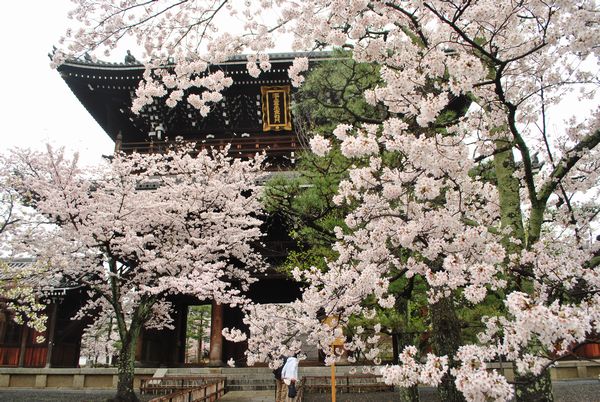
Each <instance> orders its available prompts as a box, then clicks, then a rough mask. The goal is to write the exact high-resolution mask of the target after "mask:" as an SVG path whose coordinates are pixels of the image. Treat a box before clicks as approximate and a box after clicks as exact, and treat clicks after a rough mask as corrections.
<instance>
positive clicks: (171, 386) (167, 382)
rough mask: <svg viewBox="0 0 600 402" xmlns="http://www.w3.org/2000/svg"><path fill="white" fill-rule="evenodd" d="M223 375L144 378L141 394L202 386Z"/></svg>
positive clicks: (218, 379) (162, 392)
mask: <svg viewBox="0 0 600 402" xmlns="http://www.w3.org/2000/svg"><path fill="white" fill-rule="evenodd" d="M222 380H223V381H224V378H223V377H199V376H169V377H162V378H143V379H142V380H141V381H140V393H141V394H154V395H156V394H167V393H173V392H176V391H180V390H183V389H188V388H197V387H202V386H204V385H207V384H212V383H214V382H218V381H222Z"/></svg>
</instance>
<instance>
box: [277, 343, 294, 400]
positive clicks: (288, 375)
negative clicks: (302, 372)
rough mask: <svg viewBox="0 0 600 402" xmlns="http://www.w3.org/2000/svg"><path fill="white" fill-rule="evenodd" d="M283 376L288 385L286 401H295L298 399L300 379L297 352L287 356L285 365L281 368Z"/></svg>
mask: <svg viewBox="0 0 600 402" xmlns="http://www.w3.org/2000/svg"><path fill="white" fill-rule="evenodd" d="M281 378H282V379H283V382H284V384H285V385H286V386H287V387H286V392H285V399H284V402H294V401H295V400H296V383H297V381H298V358H297V354H295V355H294V356H290V357H288V358H287V360H286V361H285V365H284V366H283V369H282V370H281ZM290 395H292V396H290Z"/></svg>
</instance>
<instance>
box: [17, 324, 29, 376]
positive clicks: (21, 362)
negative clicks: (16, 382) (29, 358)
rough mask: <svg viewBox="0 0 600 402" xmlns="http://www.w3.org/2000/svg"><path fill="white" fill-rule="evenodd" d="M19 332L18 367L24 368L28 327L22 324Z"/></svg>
mask: <svg viewBox="0 0 600 402" xmlns="http://www.w3.org/2000/svg"><path fill="white" fill-rule="evenodd" d="M22 328H23V329H22V330H21V347H20V348H19V364H18V367H24V366H25V350H26V349H27V336H28V335H29V327H28V326H27V325H25V324H23V326H22Z"/></svg>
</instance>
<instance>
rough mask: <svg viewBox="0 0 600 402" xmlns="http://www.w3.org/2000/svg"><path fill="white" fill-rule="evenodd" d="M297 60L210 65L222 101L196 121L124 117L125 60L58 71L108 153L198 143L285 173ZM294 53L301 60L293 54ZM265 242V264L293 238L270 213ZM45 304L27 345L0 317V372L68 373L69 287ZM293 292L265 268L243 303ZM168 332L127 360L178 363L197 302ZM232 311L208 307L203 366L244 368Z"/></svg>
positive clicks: (295, 145) (75, 343) (160, 108)
mask: <svg viewBox="0 0 600 402" xmlns="http://www.w3.org/2000/svg"><path fill="white" fill-rule="evenodd" d="M303 55H305V56H308V57H309V59H310V60H311V62H316V61H318V60H320V59H324V58H328V57H330V54H329V53H306V54H303ZM298 56H299V54H297V53H292V54H272V55H271V60H270V62H271V69H270V70H269V71H267V72H263V73H261V74H260V76H259V77H258V78H254V77H252V76H250V75H249V74H248V72H247V70H246V63H247V60H246V58H245V57H239V58H233V59H231V60H230V61H228V62H225V63H222V64H218V65H212V66H210V71H211V72H213V71H216V70H221V71H223V72H224V74H225V75H226V76H229V77H231V78H232V79H233V85H231V86H230V87H229V88H227V89H226V90H225V91H224V92H223V99H222V101H220V102H218V103H216V104H214V105H213V106H212V110H211V112H210V113H209V115H208V116H206V117H202V116H201V115H200V113H199V112H198V110H196V109H195V108H194V107H192V106H191V105H189V104H187V102H180V103H179V104H178V105H177V106H176V107H174V108H170V107H168V106H167V105H166V104H165V103H164V100H158V101H155V103H154V104H152V105H150V106H147V107H145V108H144V109H143V111H142V112H141V113H140V114H134V113H133V112H132V111H131V104H132V99H133V97H134V95H135V90H136V88H137V87H138V84H139V82H140V81H141V79H142V74H143V72H144V67H143V66H142V65H141V64H138V63H137V62H133V63H105V62H92V61H84V60H69V61H67V62H65V63H64V64H62V65H61V66H60V67H59V68H58V71H59V73H60V74H61V76H62V78H63V79H64V81H65V83H66V84H67V85H68V86H69V88H70V89H71V90H72V92H73V93H74V94H75V96H76V97H77V99H78V100H79V101H80V102H81V104H82V105H83V106H84V107H85V108H86V109H87V111H88V112H89V113H90V114H91V115H92V116H93V118H94V119H95V120H96V121H97V122H98V124H99V125H100V126H101V127H102V128H103V129H104V131H105V132H106V134H107V135H108V136H109V137H110V138H111V139H112V140H113V141H114V142H115V150H116V151H123V152H126V153H129V152H139V153H146V152H149V153H152V152H161V150H163V149H166V147H169V146H170V145H172V144H173V142H174V141H176V140H184V141H194V142H196V144H197V146H198V147H217V148H221V149H222V148H223V147H225V146H226V145H227V144H231V145H230V149H229V152H230V154H231V155H232V156H234V157H241V158H244V157H249V156H252V155H254V154H255V153H256V152H262V151H265V152H266V154H267V161H268V163H269V169H271V170H279V171H285V170H291V169H293V167H294V162H295V159H296V157H297V153H298V152H299V151H301V150H302V149H303V143H302V142H301V140H300V139H299V137H298V135H297V133H296V131H295V125H294V121H293V116H292V113H291V108H290V102H291V99H292V95H293V89H292V86H291V84H290V80H289V77H288V73H287V71H288V68H289V67H290V66H291V64H292V61H293V59H294V58H295V57H298ZM300 56H301V55H300ZM264 229H265V232H266V238H264V241H263V243H264V247H263V248H262V250H261V252H262V254H263V256H264V257H265V259H266V260H267V262H268V263H269V264H270V265H271V266H272V267H275V266H276V265H277V264H278V263H279V262H281V261H282V260H283V259H284V258H285V257H286V256H287V253H288V250H289V249H290V247H293V245H294V242H293V241H292V240H291V239H290V238H289V237H288V235H287V230H286V229H285V228H284V227H283V224H282V221H281V220H280V219H279V218H278V217H277V216H271V217H269V218H268V219H267V221H266V222H265V228H264ZM53 292H54V294H49V298H48V300H47V301H48V303H49V304H48V313H49V314H48V315H49V323H48V330H47V332H48V333H47V334H44V335H46V336H45V338H46V340H45V341H44V342H43V343H40V344H37V343H35V337H36V336H37V335H39V334H35V333H33V331H30V330H28V329H27V328H26V327H23V326H20V325H17V324H14V322H13V321H12V320H10V319H8V317H6V316H5V315H4V316H0V366H13V367H77V364H78V359H79V352H80V345H81V335H82V332H83V329H84V327H85V325H84V323H82V322H79V321H73V320H71V317H72V316H73V313H74V312H75V311H76V310H77V309H78V308H79V303H80V302H79V301H78V300H80V299H81V298H82V297H81V295H80V294H79V290H78V289H75V288H73V289H71V288H61V289H55V290H54V291H53ZM299 295H300V289H299V286H298V285H297V284H296V283H294V282H292V281H291V280H290V279H289V278H287V277H286V276H284V275H282V274H280V273H277V272H276V271H275V270H274V269H269V270H268V271H267V273H266V274H265V275H264V276H262V277H261V278H260V280H259V281H258V282H256V283H255V284H253V285H252V286H251V289H250V297H251V298H252V299H253V300H254V301H255V302H259V303H286V302H291V301H293V300H294V299H296V298H297V297H298V296H299ZM172 302H173V305H174V310H175V311H174V314H173V318H174V320H175V323H174V324H175V328H174V329H173V330H160V331H158V330H144V331H143V333H142V334H141V337H140V339H139V341H138V349H137V352H136V361H137V363H138V364H139V365H140V366H146V367H158V366H171V367H173V366H181V365H183V364H184V363H185V354H186V324H187V313H188V307H189V306H191V305H198V304H203V303H207V301H200V300H194V299H193V298H190V297H176V298H174V299H173V300H172ZM241 322H242V313H241V311H239V310H236V309H232V308H229V307H228V306H221V305H217V304H215V303H212V309H211V336H210V350H209V361H210V363H209V364H210V365H212V366H220V365H223V362H226V361H228V360H229V359H234V360H235V361H236V364H237V365H243V364H244V362H245V358H244V351H245V349H246V345H245V344H244V343H231V342H228V341H225V340H224V339H223V337H222V335H221V329H222V328H223V327H227V326H237V327H240V325H241Z"/></svg>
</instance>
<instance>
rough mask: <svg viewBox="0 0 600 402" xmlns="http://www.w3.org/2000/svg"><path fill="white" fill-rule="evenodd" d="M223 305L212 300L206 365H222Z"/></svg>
mask: <svg viewBox="0 0 600 402" xmlns="http://www.w3.org/2000/svg"><path fill="white" fill-rule="evenodd" d="M222 331H223V305H222V304H218V303H217V302H215V301H213V302H212V309H211V317H210V352H209V354H208V359H209V362H208V365H209V366H211V367H220V366H222V365H223V334H222Z"/></svg>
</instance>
